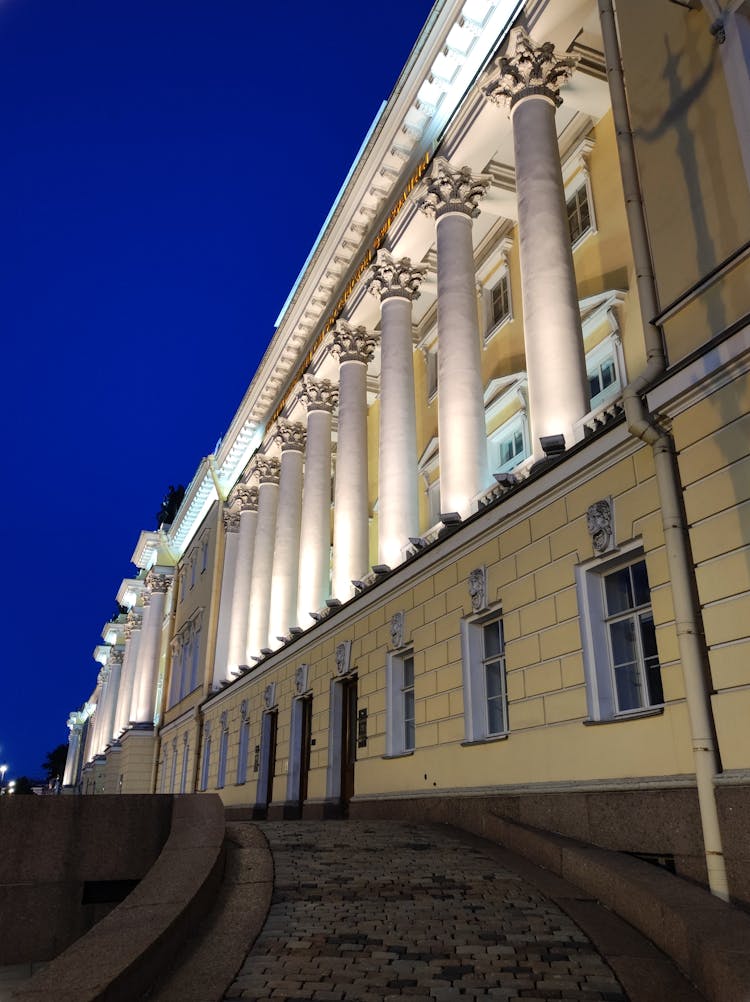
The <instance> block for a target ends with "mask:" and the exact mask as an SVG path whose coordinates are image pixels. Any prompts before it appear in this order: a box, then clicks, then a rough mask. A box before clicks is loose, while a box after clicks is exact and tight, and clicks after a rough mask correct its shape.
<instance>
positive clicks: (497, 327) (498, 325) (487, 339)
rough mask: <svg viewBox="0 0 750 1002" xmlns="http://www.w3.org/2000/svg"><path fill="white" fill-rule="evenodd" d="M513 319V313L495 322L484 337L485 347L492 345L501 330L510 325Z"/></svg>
mask: <svg viewBox="0 0 750 1002" xmlns="http://www.w3.org/2000/svg"><path fill="white" fill-rule="evenodd" d="M512 319H513V314H512V313H506V314H505V316H504V317H500V319H499V320H493V321H492V326H491V327H490V328H489V329H488V331H487V333H486V334H485V335H484V344H485V347H486V346H487V345H488V344H489V343H490V341H491V340H492V339H493V338H494V336H495V335H496V334H497V332H498V331H499V330H501V329H502V328H503V327H505V325H506V324H509V323H510V322H511V320H512Z"/></svg>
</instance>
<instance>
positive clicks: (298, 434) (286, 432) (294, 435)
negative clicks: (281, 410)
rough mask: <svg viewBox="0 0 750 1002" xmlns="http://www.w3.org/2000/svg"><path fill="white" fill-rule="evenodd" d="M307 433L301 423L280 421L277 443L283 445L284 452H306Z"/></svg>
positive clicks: (276, 436) (277, 430)
mask: <svg viewBox="0 0 750 1002" xmlns="http://www.w3.org/2000/svg"><path fill="white" fill-rule="evenodd" d="M306 437H307V432H306V431H305V426H304V425H303V424H300V423H299V421H285V420H283V418H282V420H280V421H279V423H278V426H277V428H276V435H275V438H276V441H277V442H280V443H281V451H282V452H304V451H305V439H306Z"/></svg>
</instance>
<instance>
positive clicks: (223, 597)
mask: <svg viewBox="0 0 750 1002" xmlns="http://www.w3.org/2000/svg"><path fill="white" fill-rule="evenodd" d="M240 514H241V513H240V511H239V510H235V509H234V508H232V507H230V506H229V505H227V506H225V509H224V512H223V513H222V518H223V522H224V562H223V564H222V568H221V593H220V597H219V617H218V620H217V623H216V649H215V654H214V677H213V683H214V685H215V686H216V685H219V683H221V682H223V681H224V680H225V679H228V678H229V677H230V676H229V665H230V663H229V650H230V646H229V642H230V631H231V628H232V602H233V598H234V584H235V576H236V574H237V550H238V544H239V538H240ZM252 535H253V543H255V533H254V532H253V534H252ZM251 566H252V564H251ZM250 569H251V568H248V570H247V576H248V596H247V609H248V613H249V611H250V585H249V578H250ZM245 638H247V620H246V621H245Z"/></svg>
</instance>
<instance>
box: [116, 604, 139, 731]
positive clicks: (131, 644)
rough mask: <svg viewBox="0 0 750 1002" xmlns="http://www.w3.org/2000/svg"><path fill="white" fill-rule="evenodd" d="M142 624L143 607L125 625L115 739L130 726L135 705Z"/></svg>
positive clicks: (130, 615)
mask: <svg viewBox="0 0 750 1002" xmlns="http://www.w3.org/2000/svg"><path fill="white" fill-rule="evenodd" d="M142 624H143V613H142V611H141V607H140V606H139V607H138V608H137V609H136V608H132V609H131V610H130V612H129V613H128V621H127V623H126V625H125V656H124V657H123V661H122V674H121V675H120V692H119V695H118V697H117V709H116V711H115V728H114V735H115V738H118V737H119V736H120V735H121V734H122V732H123V731H124V730H126V729H127V728H128V727H129V726H130V709H131V706H132V704H133V686H134V683H135V670H136V665H137V664H138V649H139V648H140V645H141V626H142Z"/></svg>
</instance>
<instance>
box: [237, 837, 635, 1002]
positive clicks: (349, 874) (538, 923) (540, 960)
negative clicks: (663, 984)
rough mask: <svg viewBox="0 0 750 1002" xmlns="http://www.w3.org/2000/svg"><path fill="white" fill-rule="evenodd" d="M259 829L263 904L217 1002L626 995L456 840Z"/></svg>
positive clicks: (512, 881)
mask: <svg viewBox="0 0 750 1002" xmlns="http://www.w3.org/2000/svg"><path fill="white" fill-rule="evenodd" d="M262 828H263V831H264V832H265V834H266V836H267V837H268V840H269V842H270V845H271V850H272V852H273V859H274V865H275V883H274V895H273V902H272V905H271V910H270V912H269V915H268V918H267V920H266V924H265V926H264V928H263V931H262V932H261V934H260V936H259V937H258V939H257V941H256V943H255V946H254V947H253V949H252V950H251V952H250V953H249V954H248V956H247V958H246V960H245V963H244V964H243V966H242V969H241V970H240V972H239V974H238V976H237V978H236V979H235V981H234V983H233V985H232V987H231V988H230V990H229V991H228V992H227V994H226V996H225V999H255V1000H266V999H269V1000H270V999H274V1000H283V999H285V1000H287V1002H302V1000H305V1002H307V1000H321V1002H322V1000H326V999H327V1000H339V999H342V1000H343V999H346V1000H357V1002H384V1000H390V999H402V998H404V997H406V998H410V999H412V1000H415V1002H416V1000H418V999H423V1000H433V1002H448V1000H452V999H498V1000H505V999H516V998H521V999H526V1000H541V999H544V1000H547V999H577V1000H580V1002H584V1000H585V1002H596V1000H609V1002H626V999H627V996H626V995H625V993H624V991H623V990H622V988H621V987H620V985H619V984H618V982H617V980H616V979H615V977H614V975H613V973H612V971H611V970H610V968H609V967H608V966H607V965H606V963H605V962H604V960H603V959H602V958H601V956H600V955H599V954H598V953H597V952H596V950H595V949H594V947H593V946H592V945H591V943H590V942H589V940H588V939H587V937H586V936H585V935H584V934H583V932H581V930H580V929H579V928H578V927H577V926H576V925H575V924H574V923H573V922H572V921H571V919H569V918H568V917H567V915H565V914H564V913H563V912H562V911H560V909H559V908H557V907H556V906H555V905H554V904H553V903H552V902H551V901H549V900H548V899H546V898H545V897H544V896H543V895H541V894H540V893H539V892H538V891H536V890H535V889H534V888H533V887H531V886H530V885H529V884H528V883H527V882H525V881H524V880H523V879H521V878H520V877H519V876H517V875H516V874H514V873H512V872H510V871H509V870H504V869H501V868H499V864H498V863H497V862H496V861H495V860H494V859H493V858H492V857H491V856H490V855H488V854H485V853H484V852H483V851H482V850H481V849H480V848H477V847H476V843H475V842H473V841H471V840H468V839H467V840H463V839H462V837H461V835H460V834H457V833H454V832H452V831H451V830H446V829H443V828H438V827H433V826H426V825H425V826H413V825H408V824H401V823H396V822H353V821H344V822H336V821H326V822H310V821H306V822H283V823H278V824H275V823H271V824H265V825H263V826H262Z"/></svg>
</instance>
